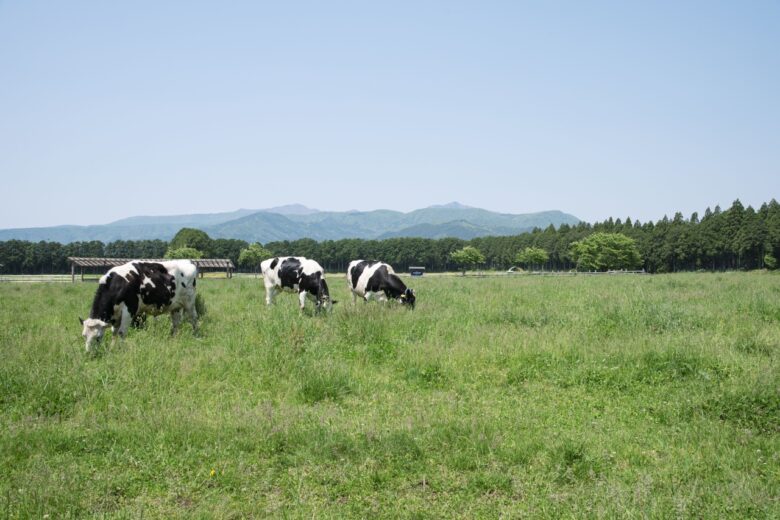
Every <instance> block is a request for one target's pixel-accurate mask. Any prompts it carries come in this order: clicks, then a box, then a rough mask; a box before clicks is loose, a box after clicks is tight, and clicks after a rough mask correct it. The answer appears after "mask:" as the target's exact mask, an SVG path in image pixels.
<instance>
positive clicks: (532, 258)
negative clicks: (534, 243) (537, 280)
mask: <svg viewBox="0 0 780 520" xmlns="http://www.w3.org/2000/svg"><path fill="white" fill-rule="evenodd" d="M549 258H550V255H549V254H548V253H547V251H545V250H544V249H542V248H541V247H526V248H525V249H523V250H522V251H520V252H519V253H517V256H515V262H517V263H518V264H522V265H524V266H526V267H529V266H530V267H532V268H536V267H537V266H540V265H544V264H545V263H546V262H547V260H549Z"/></svg>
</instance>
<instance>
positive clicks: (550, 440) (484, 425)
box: [0, 273, 780, 518]
mask: <svg viewBox="0 0 780 520" xmlns="http://www.w3.org/2000/svg"><path fill="white" fill-rule="evenodd" d="M411 283H412V286H413V287H414V288H415V289H416V290H417V293H418V306H417V309H416V310H415V311H413V312H410V311H408V310H406V309H403V308H400V307H398V306H386V307H383V306H381V305H378V304H368V305H365V304H362V303H361V302H358V303H359V305H357V306H354V307H353V306H352V304H351V301H349V300H350V298H349V297H348V296H347V290H346V286H345V285H346V284H345V283H344V282H343V281H342V278H341V277H331V278H330V285H331V288H332V289H331V291H332V292H333V293H334V294H335V297H336V298H337V299H339V300H341V303H339V304H338V305H337V306H336V307H335V308H334V311H333V313H332V315H329V316H313V315H311V313H308V312H307V313H304V314H300V313H299V311H298V310H297V305H296V303H297V302H296V298H295V297H294V296H293V295H289V294H287V295H281V296H279V297H278V299H277V303H276V305H275V307H273V308H270V309H269V308H266V307H265V305H264V304H263V289H262V281H261V280H260V279H251V278H242V279H238V278H236V279H233V280H224V279H207V280H204V281H203V282H202V283H200V284H199V287H198V288H199V291H200V293H201V294H202V295H203V296H204V298H205V301H206V305H207V308H208V312H207V314H206V315H205V317H204V318H203V320H202V331H201V334H200V336H199V337H194V336H193V335H192V332H191V330H190V329H189V327H187V326H185V327H183V328H182V331H181V332H180V333H179V335H177V336H176V337H173V338H171V337H169V335H168V332H169V327H170V320H169V319H168V318H160V319H158V320H157V321H156V322H150V325H149V326H148V327H147V328H146V329H143V330H131V332H130V334H129V337H128V339H127V340H126V341H125V342H124V343H117V344H116V345H112V344H111V343H110V342H105V343H104V344H103V345H101V347H100V350H99V353H98V354H97V355H92V356H90V355H87V354H86V353H85V352H84V344H83V341H82V340H81V337H80V327H79V324H78V319H77V318H78V316H85V315H86V314H87V313H88V311H89V307H90V304H91V299H92V294H93V291H94V290H95V285H94V284H87V283H85V284H74V285H71V284H35V285H26V284H3V285H0V355H1V356H2V361H0V432H1V434H0V470H1V471H0V516H4V517H5V516H8V517H12V518H14V517H34V518H42V517H44V515H47V514H48V515H49V518H63V517H84V516H96V517H107V518H138V517H141V516H143V517H150V518H156V517H164V518H169V517H202V518H215V517H216V518H225V517H228V518H229V517H280V516H283V517H292V518H297V517H307V518H343V517H364V518H374V517H386V518H399V517H400V518H427V517H430V518H452V517H461V518H479V517H499V516H502V517H510V518H516V517H550V518H559V517H583V516H590V517H613V518H635V517H651V518H670V517H697V518H722V517H735V518H748V517H756V518H770V517H774V518H777V517H778V516H780V503H779V502H778V501H779V500H780V370H778V369H779V368H780V366H779V360H780V276H777V275H773V274H766V273H729V274H680V275H664V276H661V275H659V276H635V277H632V276H614V277H612V276H603V277H586V276H577V277H560V278H554V277H549V278H546V277H523V276H515V277H511V276H505V277H493V278H469V277H466V278H460V277H430V278H428V277H424V278H422V279H415V280H413V281H412V282H411Z"/></svg>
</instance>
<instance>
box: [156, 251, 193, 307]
mask: <svg viewBox="0 0 780 520" xmlns="http://www.w3.org/2000/svg"><path fill="white" fill-rule="evenodd" d="M162 265H163V267H165V269H166V270H167V271H168V274H169V275H171V276H173V279H174V280H175V281H176V290H175V291H174V294H173V299H172V302H171V305H172V306H177V307H180V306H183V307H188V306H189V304H190V303H191V304H193V305H194V303H195V288H196V285H197V283H198V267H197V266H196V265H195V264H194V263H192V262H190V261H189V260H169V261H167V262H163V263H162Z"/></svg>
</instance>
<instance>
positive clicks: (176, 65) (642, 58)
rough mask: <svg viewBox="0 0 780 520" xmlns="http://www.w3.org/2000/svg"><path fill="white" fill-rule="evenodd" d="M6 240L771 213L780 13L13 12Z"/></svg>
mask: <svg viewBox="0 0 780 520" xmlns="http://www.w3.org/2000/svg"><path fill="white" fill-rule="evenodd" d="M0 176H1V177H2V204H0V227H2V228H7V227H24V226H42V225H56V224H66V223H67V224H97V223H106V222H109V221H112V220H115V219H118V218H122V217H126V216H131V215H141V214H144V215H150V214H151V215H157V214H176V213H191V212H216V211H227V210H233V209H237V208H242V207H243V208H264V207H270V206H276V205H282V204H289V203H302V204H305V205H307V206H310V207H314V208H318V209H325V210H348V209H359V210H371V209H378V208H388V209H397V210H402V211H408V210H412V209H416V208H419V207H423V206H427V205H430V204H438V203H446V202H449V201H453V200H457V201H460V202H462V203H464V204H468V205H472V206H478V207H484V208H487V209H491V210H496V211H504V212H511V213H525V212H531V211H540V210H547V209H560V210H563V211H566V212H569V213H572V214H574V215H576V216H578V217H580V218H582V219H584V220H587V221H593V220H597V219H598V220H600V219H604V218H607V217H609V216H613V217H621V218H625V217H626V216H630V217H632V218H639V219H641V220H643V221H644V220H649V219H651V220H656V219H658V218H661V217H662V216H663V215H664V214H669V215H670V216H671V215H672V214H673V213H674V212H675V211H677V210H680V211H683V213H684V214H685V215H686V216H688V215H689V214H690V213H691V212H693V211H699V212H702V211H703V210H704V209H705V208H706V207H707V206H714V205H715V204H720V205H721V206H723V207H724V208H725V207H728V206H730V204H731V202H732V201H733V200H734V199H735V198H739V199H741V200H742V202H743V203H744V204H745V205H748V204H752V205H759V204H760V203H761V202H764V201H768V200H770V199H771V198H773V197H774V198H779V199H780V2H777V1H765V2H761V1H750V2H733V1H729V2H715V1H702V2H694V1H686V2H622V1H616V2H579V1H575V2H524V1H519V0H518V1H509V2H451V1H447V2H338V1H335V2H246V3H239V2H213V3H200V2H181V3H176V2H98V1H95V2H79V1H71V2H35V1H21V0H19V1H3V0H0Z"/></svg>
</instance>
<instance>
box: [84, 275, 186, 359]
mask: <svg viewBox="0 0 780 520" xmlns="http://www.w3.org/2000/svg"><path fill="white" fill-rule="evenodd" d="M197 276H198V268H197V267H196V266H195V264H193V263H192V262H190V261H189V260H171V261H168V262H141V261H134V262H128V263H126V264H124V265H119V266H117V267H114V268H112V269H111V270H110V271H108V272H107V273H106V274H105V275H103V276H102V277H101V278H100V282H99V283H98V288H97V292H96V293H95V299H94V300H93V302H92V310H91V311H90V313H89V319H86V320H83V319H81V318H79V321H81V324H82V325H83V330H82V333H81V334H82V336H84V339H85V340H86V342H87V345H86V346H87V352H89V351H90V350H92V346H93V345H94V344H95V342H98V341H100V340H101V339H102V338H103V334H104V333H105V331H106V329H107V328H108V327H111V328H112V331H113V337H114V339H115V338H116V336H117V335H119V337H121V338H124V337H125V334H126V333H127V329H128V327H129V326H130V324H131V323H132V322H133V320H134V319H136V318H139V317H141V316H142V315H144V314H151V315H154V316H156V315H158V314H164V313H170V315H171V322H172V324H173V328H172V330H171V333H174V332H176V329H177V328H178V326H179V323H180V322H181V318H182V314H183V313H186V314H187V316H189V319H190V322H191V323H192V328H193V330H197V328H198V313H197V311H196V310H195V282H196V278H197Z"/></svg>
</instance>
